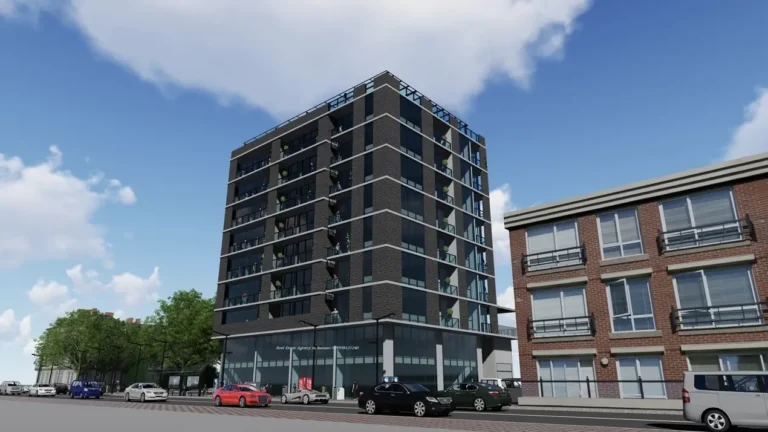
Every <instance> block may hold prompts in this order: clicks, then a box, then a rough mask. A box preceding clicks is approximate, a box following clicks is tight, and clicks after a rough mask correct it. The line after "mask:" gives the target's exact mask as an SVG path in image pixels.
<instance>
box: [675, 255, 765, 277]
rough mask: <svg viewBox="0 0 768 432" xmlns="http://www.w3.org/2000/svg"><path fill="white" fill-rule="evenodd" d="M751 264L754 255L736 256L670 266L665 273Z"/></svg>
mask: <svg viewBox="0 0 768 432" xmlns="http://www.w3.org/2000/svg"><path fill="white" fill-rule="evenodd" d="M752 262H755V255H754V254H748V255H737V256H731V257H726V258H717V259H711V260H704V261H692V262H687V263H682V264H672V265H668V266H667V271H668V272H670V273H672V272H677V271H684V270H697V269H700V268H705V267H720V266H727V265H731V264H747V263H752Z"/></svg>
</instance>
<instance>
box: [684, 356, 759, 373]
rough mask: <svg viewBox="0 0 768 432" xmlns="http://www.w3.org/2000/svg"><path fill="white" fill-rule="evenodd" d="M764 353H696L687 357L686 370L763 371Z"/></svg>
mask: <svg viewBox="0 0 768 432" xmlns="http://www.w3.org/2000/svg"><path fill="white" fill-rule="evenodd" d="M767 362H768V359H766V355H765V354H759V353H752V354H728V355H718V354H697V355H692V356H689V357H688V370H691V371H694V372H719V371H764V370H766V363H767Z"/></svg>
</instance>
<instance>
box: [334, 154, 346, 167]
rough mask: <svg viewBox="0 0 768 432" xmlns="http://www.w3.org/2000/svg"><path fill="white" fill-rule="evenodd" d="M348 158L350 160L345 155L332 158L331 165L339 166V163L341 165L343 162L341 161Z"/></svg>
mask: <svg viewBox="0 0 768 432" xmlns="http://www.w3.org/2000/svg"><path fill="white" fill-rule="evenodd" d="M348 158H349V156H344V155H335V156H331V165H333V164H337V163H339V162H341V161H343V160H345V159H348Z"/></svg>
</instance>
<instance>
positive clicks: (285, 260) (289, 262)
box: [272, 251, 312, 269]
mask: <svg viewBox="0 0 768 432" xmlns="http://www.w3.org/2000/svg"><path fill="white" fill-rule="evenodd" d="M311 258H312V251H307V252H302V253H298V254H294V255H288V256H284V257H277V258H275V259H274V260H272V268H275V269H277V268H282V267H288V266H293V265H298V264H301V263H305V262H307V261H309V260H310V259H311Z"/></svg>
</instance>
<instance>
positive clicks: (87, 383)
mask: <svg viewBox="0 0 768 432" xmlns="http://www.w3.org/2000/svg"><path fill="white" fill-rule="evenodd" d="M83 386H84V387H98V386H99V383H95V382H86V383H83Z"/></svg>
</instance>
